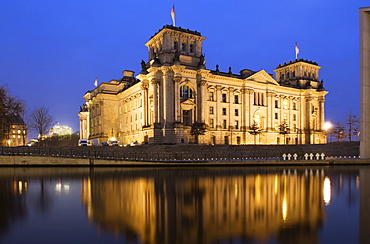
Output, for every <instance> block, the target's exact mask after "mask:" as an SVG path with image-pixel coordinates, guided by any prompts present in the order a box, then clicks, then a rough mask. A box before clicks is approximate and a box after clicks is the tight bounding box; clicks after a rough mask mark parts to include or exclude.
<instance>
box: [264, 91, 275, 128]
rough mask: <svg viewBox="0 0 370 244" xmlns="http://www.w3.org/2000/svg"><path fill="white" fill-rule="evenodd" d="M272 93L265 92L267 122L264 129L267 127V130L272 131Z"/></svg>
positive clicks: (273, 118)
mask: <svg viewBox="0 0 370 244" xmlns="http://www.w3.org/2000/svg"><path fill="white" fill-rule="evenodd" d="M274 95H275V94H274V93H273V92H269V91H268V92H266V105H267V113H266V114H267V116H266V117H267V122H266V127H267V130H273V128H274V120H275V116H274V107H275V104H274V100H273V99H272V98H273V97H274Z"/></svg>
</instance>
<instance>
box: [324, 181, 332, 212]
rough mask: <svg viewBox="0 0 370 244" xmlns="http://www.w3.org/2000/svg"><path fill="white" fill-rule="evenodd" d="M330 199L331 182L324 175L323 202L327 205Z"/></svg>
mask: <svg viewBox="0 0 370 244" xmlns="http://www.w3.org/2000/svg"><path fill="white" fill-rule="evenodd" d="M330 200H331V182H330V179H329V177H325V180H324V202H325V206H328V205H329V204H330Z"/></svg>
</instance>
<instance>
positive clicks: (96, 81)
mask: <svg viewBox="0 0 370 244" xmlns="http://www.w3.org/2000/svg"><path fill="white" fill-rule="evenodd" d="M94 86H95V87H97V86H98V78H96V79H95V81H94Z"/></svg>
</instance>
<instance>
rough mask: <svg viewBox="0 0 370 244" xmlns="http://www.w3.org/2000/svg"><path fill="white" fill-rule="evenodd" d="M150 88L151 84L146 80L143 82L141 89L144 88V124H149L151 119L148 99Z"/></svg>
mask: <svg viewBox="0 0 370 244" xmlns="http://www.w3.org/2000/svg"><path fill="white" fill-rule="evenodd" d="M148 88H149V85H148V84H147V83H146V82H145V83H144V82H143V84H142V86H141V89H142V90H143V116H144V118H143V121H142V122H143V125H144V126H148V125H149V119H148V115H149V106H148V104H149V101H148Z"/></svg>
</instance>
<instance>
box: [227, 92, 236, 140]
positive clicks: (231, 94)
mask: <svg viewBox="0 0 370 244" xmlns="http://www.w3.org/2000/svg"><path fill="white" fill-rule="evenodd" d="M233 104H234V87H229V109H228V110H229V111H228V112H227V115H228V117H229V125H230V126H232V127H235V123H234V113H233V111H232V109H233V108H234V106H233ZM231 144H232V142H231Z"/></svg>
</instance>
